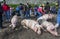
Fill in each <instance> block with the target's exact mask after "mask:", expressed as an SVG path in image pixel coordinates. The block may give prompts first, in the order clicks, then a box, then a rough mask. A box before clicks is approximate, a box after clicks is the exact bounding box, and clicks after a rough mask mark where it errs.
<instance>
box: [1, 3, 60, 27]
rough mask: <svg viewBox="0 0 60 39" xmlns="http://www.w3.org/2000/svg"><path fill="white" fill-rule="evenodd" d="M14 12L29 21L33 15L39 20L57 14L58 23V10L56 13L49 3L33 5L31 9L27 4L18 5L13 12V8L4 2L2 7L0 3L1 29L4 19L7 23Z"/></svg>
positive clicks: (59, 11)
mask: <svg viewBox="0 0 60 39" xmlns="http://www.w3.org/2000/svg"><path fill="white" fill-rule="evenodd" d="M57 6H58V5H57ZM15 12H16V13H17V14H18V16H20V18H22V19H23V18H27V19H29V18H30V17H31V15H33V14H34V16H35V17H36V18H39V17H40V16H42V15H44V14H49V13H51V14H56V13H57V14H58V17H57V22H58V23H60V22H59V18H60V17H59V16H60V14H59V13H60V9H59V10H58V11H57V9H56V7H55V6H52V7H51V6H50V4H49V2H47V3H46V5H44V4H42V5H41V6H38V5H35V6H34V7H32V6H31V5H30V4H29V3H27V4H22V3H20V5H19V6H17V7H16V8H15V11H14V8H12V7H10V6H9V5H8V4H6V3H5V2H4V3H3V4H2V5H1V3H0V28H3V27H2V22H3V21H4V18H5V17H6V18H5V20H6V21H7V22H9V21H10V19H11V16H13V15H14V14H15ZM4 15H5V16H4Z"/></svg>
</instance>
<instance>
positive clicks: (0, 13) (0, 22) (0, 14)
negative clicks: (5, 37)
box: [0, 3, 3, 28]
mask: <svg viewBox="0 0 60 39" xmlns="http://www.w3.org/2000/svg"><path fill="white" fill-rule="evenodd" d="M2 14H3V10H2V6H1V3H0V28H3V27H2Z"/></svg>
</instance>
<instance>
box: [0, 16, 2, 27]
mask: <svg viewBox="0 0 60 39" xmlns="http://www.w3.org/2000/svg"><path fill="white" fill-rule="evenodd" d="M0 28H2V15H0Z"/></svg>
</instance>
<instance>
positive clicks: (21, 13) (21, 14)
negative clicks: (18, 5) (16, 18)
mask: <svg viewBox="0 0 60 39" xmlns="http://www.w3.org/2000/svg"><path fill="white" fill-rule="evenodd" d="M20 16H21V18H23V10H20Z"/></svg>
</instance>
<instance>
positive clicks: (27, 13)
mask: <svg viewBox="0 0 60 39" xmlns="http://www.w3.org/2000/svg"><path fill="white" fill-rule="evenodd" d="M26 18H30V12H29V10H27V11H26Z"/></svg>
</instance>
